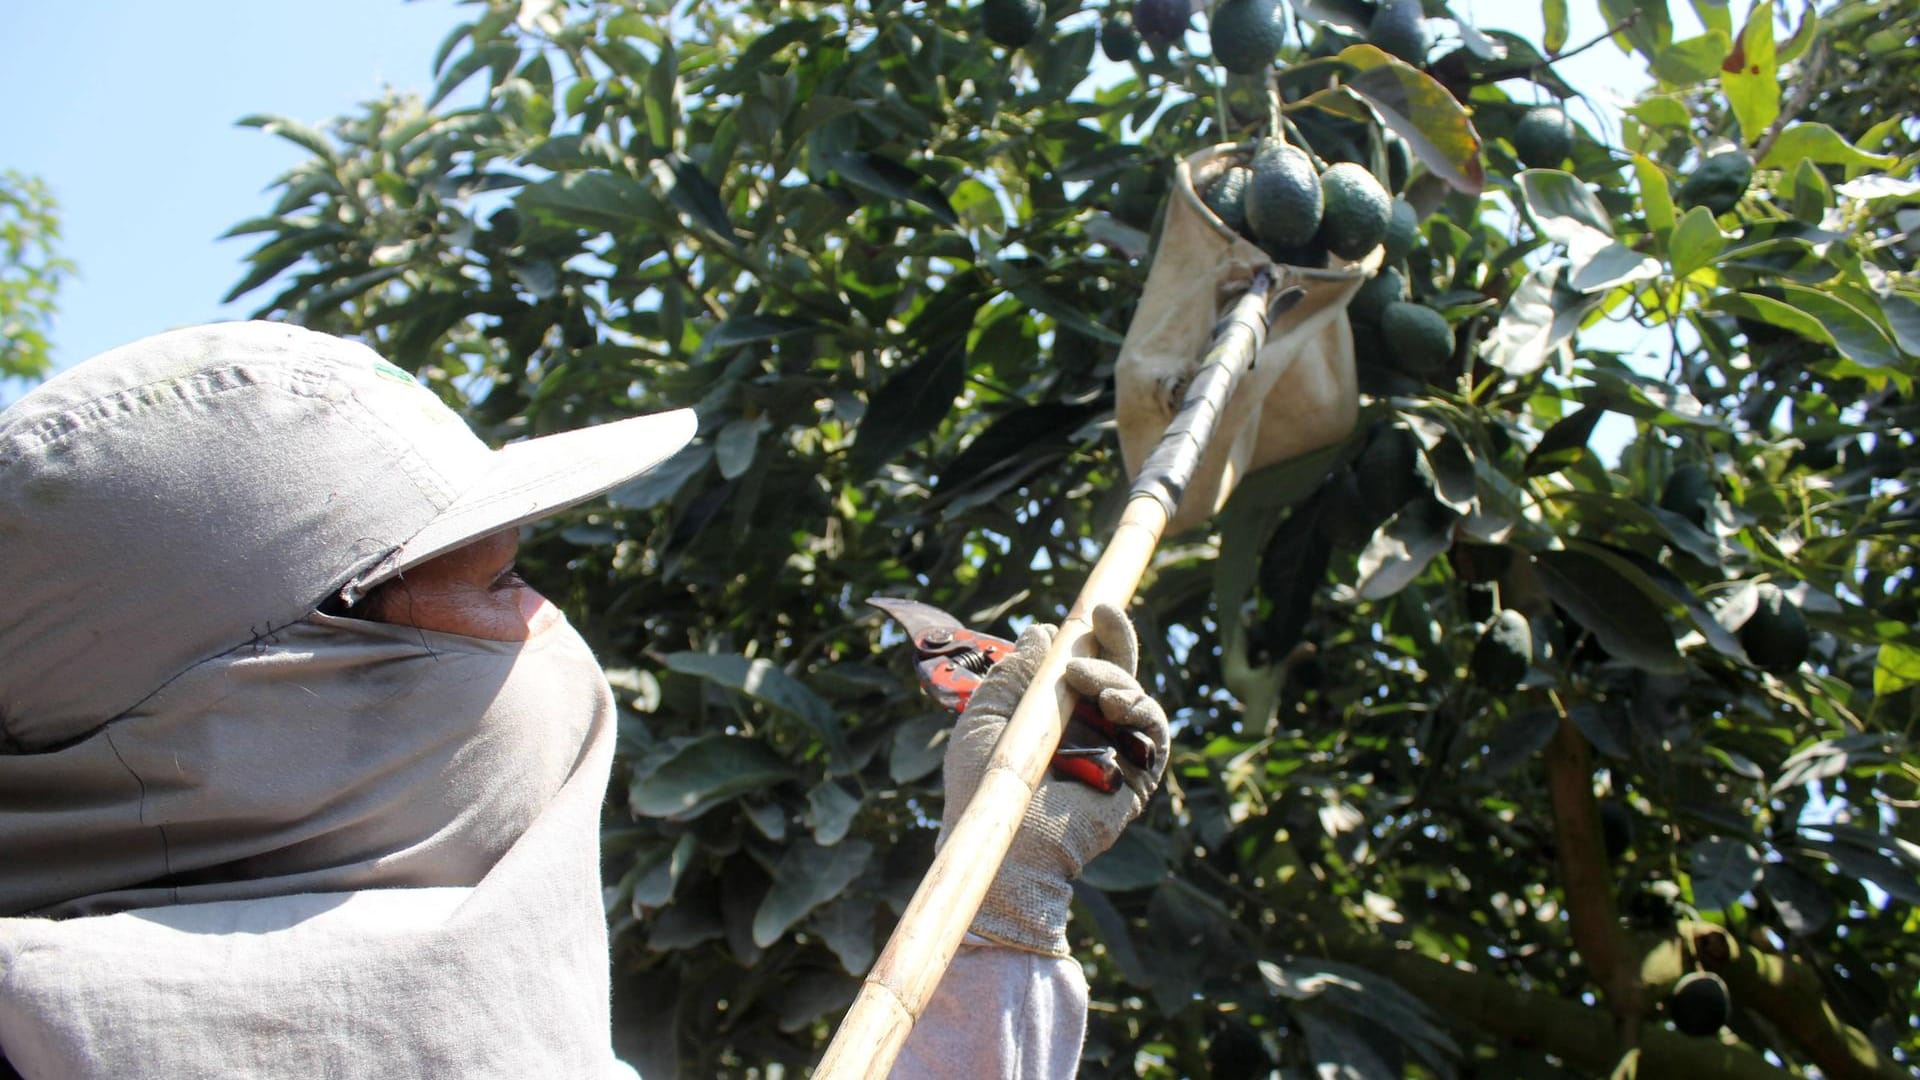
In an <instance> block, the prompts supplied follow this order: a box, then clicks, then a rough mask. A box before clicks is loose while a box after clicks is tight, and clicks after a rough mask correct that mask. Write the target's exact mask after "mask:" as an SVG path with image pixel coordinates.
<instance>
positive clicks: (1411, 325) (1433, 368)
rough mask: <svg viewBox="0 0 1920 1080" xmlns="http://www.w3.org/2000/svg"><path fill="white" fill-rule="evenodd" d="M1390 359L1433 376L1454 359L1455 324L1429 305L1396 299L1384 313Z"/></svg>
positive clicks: (1401, 366) (1382, 321)
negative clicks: (1452, 325)
mask: <svg viewBox="0 0 1920 1080" xmlns="http://www.w3.org/2000/svg"><path fill="white" fill-rule="evenodd" d="M1380 334H1381V337H1382V338H1383V339H1384V340H1385V342H1386V346H1387V350H1388V359H1389V360H1390V361H1391V362H1392V363H1393V366H1394V367H1396V368H1398V369H1399V370H1401V371H1404V372H1406V373H1407V374H1409V375H1419V376H1423V377H1424V376H1430V375H1433V374H1436V373H1437V372H1439V371H1440V369H1441V368H1443V367H1445V366H1446V364H1447V361H1448V360H1450V359H1452V358H1453V327H1451V326H1448V325H1447V320H1446V317H1445V316H1443V315H1441V314H1440V313H1439V312H1437V311H1435V310H1433V309H1432V308H1430V307H1428V306H1426V305H1425V304H1415V303H1410V302H1407V301H1396V302H1394V303H1391V304H1388V305H1387V307H1386V310H1385V311H1382V312H1381V313H1380Z"/></svg>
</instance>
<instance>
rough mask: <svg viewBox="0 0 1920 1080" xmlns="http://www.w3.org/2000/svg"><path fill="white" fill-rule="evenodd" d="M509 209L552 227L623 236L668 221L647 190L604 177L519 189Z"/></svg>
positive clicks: (589, 175)
mask: <svg viewBox="0 0 1920 1080" xmlns="http://www.w3.org/2000/svg"><path fill="white" fill-rule="evenodd" d="M514 206H516V207H518V208H519V209H520V211H521V212H522V213H526V214H531V215H534V216H536V217H537V218H538V219H540V220H542V221H545V222H547V223H549V224H553V225H562V226H571V227H577V228H584V229H591V230H593V231H596V232H605V233H612V234H614V235H616V236H622V235H626V234H628V233H631V232H633V231H634V230H636V229H640V228H658V227H660V226H663V225H666V224H668V223H669V222H671V221H672V220H673V218H672V215H671V214H669V213H668V212H667V208H666V205H665V204H664V203H662V202H661V201H660V199H659V198H658V197H657V196H656V195H654V193H653V190H652V189H651V188H649V187H648V186H647V185H645V184H643V183H641V182H640V181H638V180H635V179H633V178H632V177H628V176H621V175H618V174H615V173H608V172H586V173H568V174H565V175H562V176H556V177H553V178H551V179H548V180H542V181H540V182H539V183H537V184H529V185H528V186H527V187H525V188H523V189H521V191H520V195H519V197H518V198H516V199H515V200H514Z"/></svg>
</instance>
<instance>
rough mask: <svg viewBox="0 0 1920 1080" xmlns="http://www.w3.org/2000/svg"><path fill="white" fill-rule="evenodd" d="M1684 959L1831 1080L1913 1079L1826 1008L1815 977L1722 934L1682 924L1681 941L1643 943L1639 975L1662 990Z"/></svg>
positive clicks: (1687, 967)
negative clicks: (1722, 983) (1721, 984)
mask: <svg viewBox="0 0 1920 1080" xmlns="http://www.w3.org/2000/svg"><path fill="white" fill-rule="evenodd" d="M1689 957H1697V958H1698V959H1699V963H1700V966H1701V967H1704V968H1706V969H1707V970H1708V971H1711V972H1714V973H1715V974H1717V975H1719V976H1720V977H1721V978H1722V979H1725V980H1726V981H1727V990H1728V992H1729V993H1730V994H1731V995H1732V997H1733V1002H1734V1004H1735V1005H1738V1006H1740V1007H1741V1008H1745V1009H1751V1010H1752V1011H1753V1012H1755V1013H1757V1014H1759V1015H1761V1016H1763V1017H1765V1018H1766V1019H1767V1021H1768V1022H1769V1023H1771V1024H1772V1025H1773V1026H1774V1027H1775V1028H1777V1029H1779V1030H1780V1032H1781V1033H1783V1034H1784V1035H1786V1036H1787V1037H1788V1038H1789V1039H1792V1040H1793V1041H1794V1042H1795V1043H1796V1044H1798V1045H1799V1047H1800V1048H1801V1049H1802V1050H1803V1051H1805V1052H1806V1055H1807V1057H1808V1058H1809V1059H1811V1060H1812V1061H1813V1063H1814V1064H1816V1065H1818V1066H1820V1072H1821V1073H1822V1074H1823V1075H1825V1076H1829V1077H1832V1078H1833V1080H1899V1078H1901V1077H1909V1076H1911V1075H1912V1074H1910V1073H1909V1072H1907V1071H1906V1070H1905V1069H1902V1068H1900V1067H1899V1066H1898V1065H1897V1064H1895V1063H1894V1062H1893V1061H1891V1060H1889V1059H1888V1058H1887V1057H1886V1055H1884V1054H1882V1053H1881V1052H1880V1049H1879V1047H1876V1046H1875V1045H1874V1044H1873V1040H1871V1039H1869V1038H1867V1036H1866V1034H1865V1033H1864V1032H1862V1031H1860V1030H1859V1029H1858V1028H1855V1027H1853V1026H1852V1025H1850V1024H1848V1023H1847V1022H1846V1021H1844V1020H1842V1019H1840V1017H1839V1016H1838V1015H1837V1014H1836V1013H1835V1012H1834V1011H1833V1007H1832V1006H1831V1005H1829V1004H1827V993H1826V989H1825V987H1823V986H1821V985H1820V976H1819V975H1818V974H1817V973H1815V972H1814V971H1813V969H1811V968H1809V967H1807V966H1806V965H1805V964H1800V963H1797V962H1795V961H1793V960H1791V959H1789V958H1787V957H1784V956H1779V955H1776V954H1773V953H1767V952H1762V951H1760V950H1759V949H1752V948H1741V947H1740V944H1739V942H1738V941H1736V940H1735V939H1734V937H1733V935H1732V934H1730V933H1728V932H1727V930H1726V929H1725V928H1724V927H1719V926H1715V925H1713V924H1712V923H1703V922H1683V923H1681V924H1680V928H1679V938H1677V939H1676V938H1671V937H1662V938H1660V939H1658V940H1654V941H1651V942H1650V943H1648V944H1646V947H1645V951H1644V953H1643V958H1642V960H1641V963H1640V971H1641V975H1642V977H1643V978H1644V979H1645V981H1646V984H1647V985H1648V986H1665V985H1667V984H1670V983H1672V982H1674V981H1675V980H1677V979H1679V978H1680V976H1682V975H1684V974H1686V972H1687V971H1689V970H1691V969H1692V967H1693V965H1692V963H1691V962H1690V961H1689Z"/></svg>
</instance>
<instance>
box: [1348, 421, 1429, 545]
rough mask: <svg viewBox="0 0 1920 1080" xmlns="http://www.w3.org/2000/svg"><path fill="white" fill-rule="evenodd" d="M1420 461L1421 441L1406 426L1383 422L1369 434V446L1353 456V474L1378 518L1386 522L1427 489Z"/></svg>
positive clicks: (1368, 509)
mask: <svg viewBox="0 0 1920 1080" xmlns="http://www.w3.org/2000/svg"><path fill="white" fill-rule="evenodd" d="M1419 460H1420V440H1419V438H1418V437H1416V436H1415V435H1414V433H1413V432H1411V431H1408V430H1407V429H1406V428H1403V427H1399V426H1398V425H1388V424H1382V425H1380V426H1379V427H1377V428H1375V429H1374V430H1373V431H1371V432H1370V433H1369V434H1368V438H1367V445H1366V446H1365V447H1363V448H1362V449H1361V451H1360V456H1359V457H1356V458H1354V459H1353V475H1354V478H1355V479H1356V480H1357V481H1358V483H1359V487H1360V496H1361V499H1362V501H1363V503H1364V505H1365V507H1366V510H1367V512H1368V513H1369V514H1372V515H1373V516H1374V518H1375V520H1376V521H1385V520H1386V519H1387V518H1388V517H1390V516H1392V515H1393V514H1394V513H1395V512H1396V511H1398V510H1399V509H1400V508H1401V507H1403V506H1405V505H1407V504H1408V503H1409V502H1412V501H1413V498H1414V496H1416V495H1418V494H1420V493H1421V492H1422V491H1423V490H1425V487H1424V481H1423V480H1421V478H1420V473H1419V469H1420V464H1419ZM1369 531H1371V530H1369Z"/></svg>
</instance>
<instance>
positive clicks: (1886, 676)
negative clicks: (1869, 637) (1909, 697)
mask: <svg viewBox="0 0 1920 1080" xmlns="http://www.w3.org/2000/svg"><path fill="white" fill-rule="evenodd" d="M1915 685H1920V649H1915V648H1910V647H1908V646H1906V645H1898V644H1894V643H1892V642H1889V643H1887V644H1885V645H1882V646H1880V655H1879V657H1878V658H1877V659H1875V661H1874V664H1873V693H1874V696H1875V697H1885V696H1887V695H1889V694H1897V693H1899V692H1900V691H1902V690H1905V689H1906V688H1907V687H1909V686H1915Z"/></svg>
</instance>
